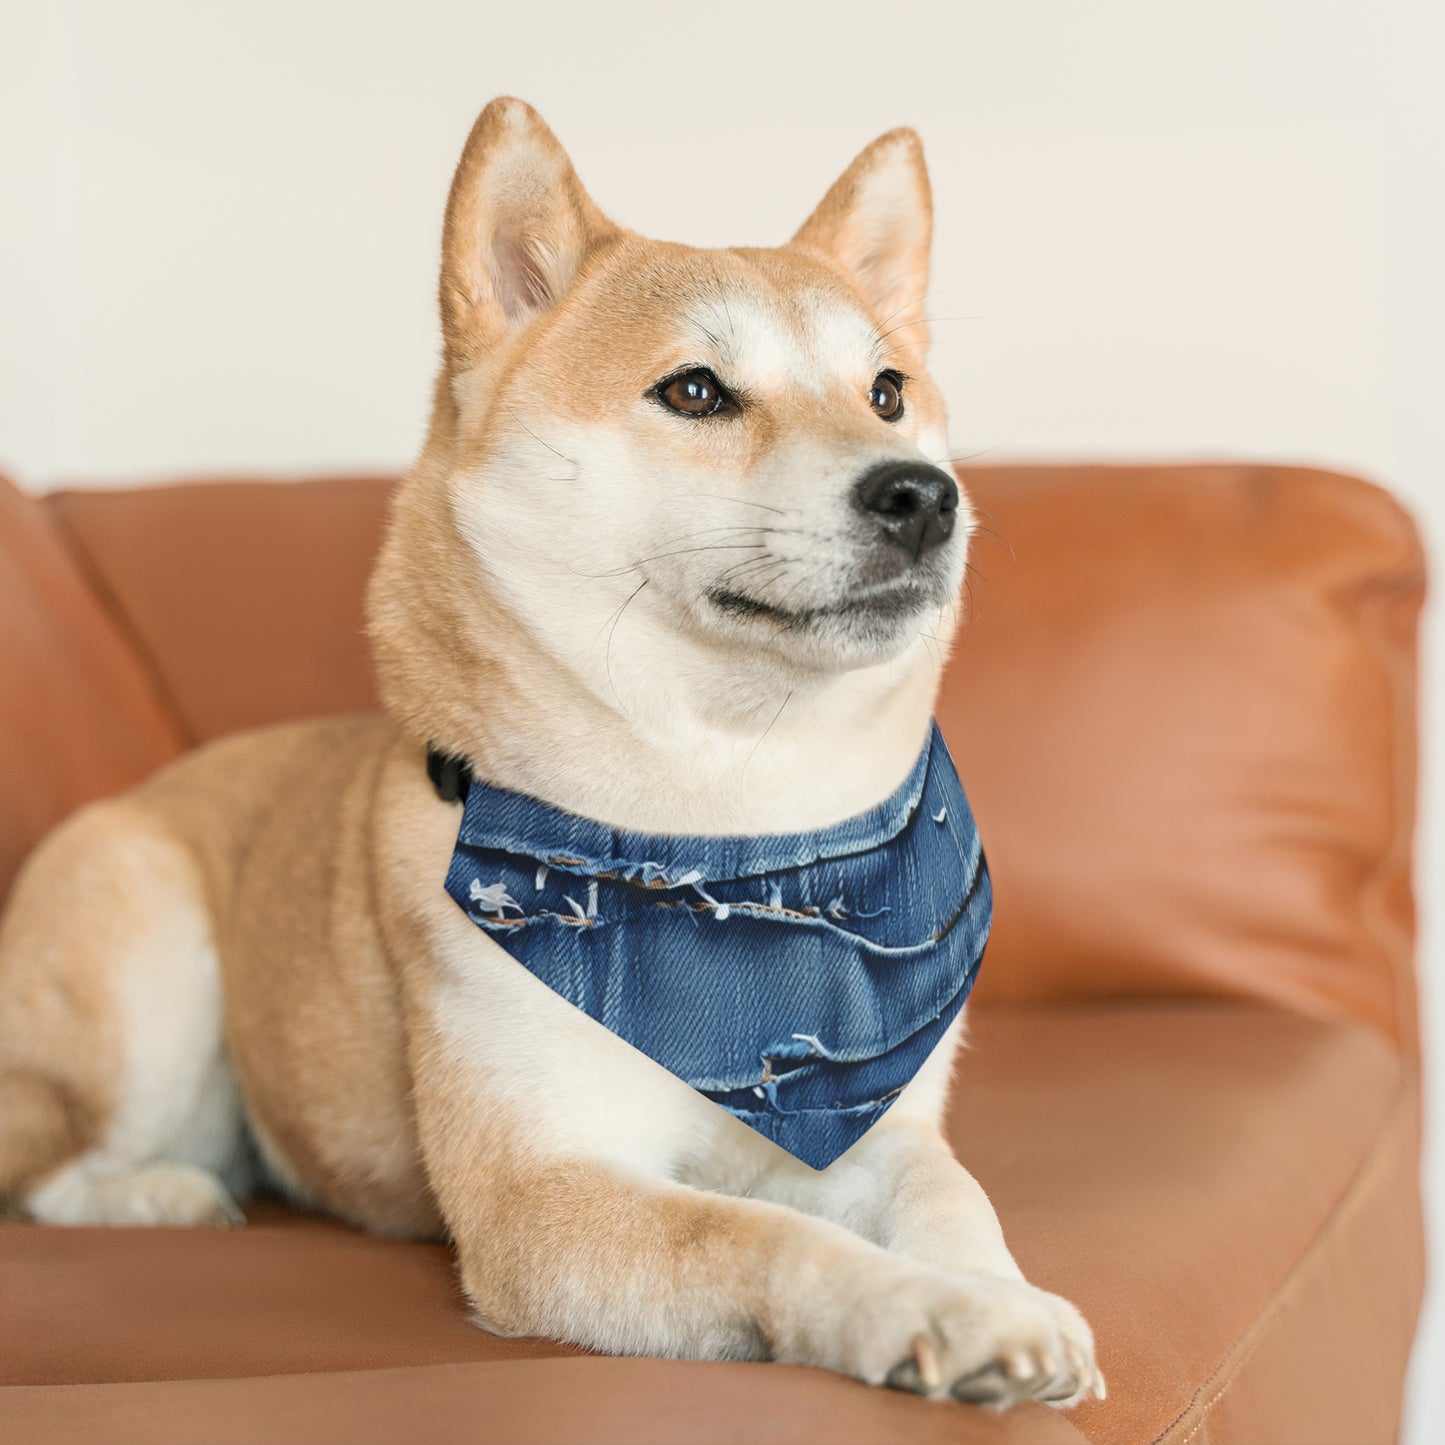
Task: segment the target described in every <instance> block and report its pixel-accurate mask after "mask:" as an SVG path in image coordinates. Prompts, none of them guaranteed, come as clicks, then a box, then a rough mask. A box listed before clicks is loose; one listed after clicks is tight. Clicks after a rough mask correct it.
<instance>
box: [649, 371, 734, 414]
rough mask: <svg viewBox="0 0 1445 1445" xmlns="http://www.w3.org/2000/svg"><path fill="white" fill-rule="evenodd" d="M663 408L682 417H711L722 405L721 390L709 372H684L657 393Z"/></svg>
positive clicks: (716, 380)
mask: <svg viewBox="0 0 1445 1445" xmlns="http://www.w3.org/2000/svg"><path fill="white" fill-rule="evenodd" d="M657 395H658V397H659V399H660V400H661V401H662V404H663V405H664V406H667V407H670V408H671V409H672V410H673V411H680V412H681V413H682V414H683V415H684V416H711V415H712V414H713V412H715V411H716V410H717V409H718V408H719V407H720V406H721V405H722V404H723V389H722V386H721V385H720V384H719V382H718V379H717V377H715V376H714V375H713V374H712V372H710V371H703V370H701V369H699V370H697V371H685V372H683V374H682V375H681V376H674V377H673V378H672V380H671V381H669V382H668V383H667V384H666V385H665V386H663V387H662V388H661V389H660V390H659V391H658V393H657Z"/></svg>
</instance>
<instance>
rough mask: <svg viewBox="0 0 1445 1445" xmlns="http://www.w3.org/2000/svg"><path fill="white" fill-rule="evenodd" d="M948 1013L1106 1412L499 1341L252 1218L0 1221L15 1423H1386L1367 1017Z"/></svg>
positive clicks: (1386, 1309)
mask: <svg viewBox="0 0 1445 1445" xmlns="http://www.w3.org/2000/svg"><path fill="white" fill-rule="evenodd" d="M972 1033H973V1037H972V1044H971V1047H970V1050H969V1052H968V1054H967V1055H966V1057H965V1059H964V1061H963V1063H962V1066H961V1068H960V1071H959V1079H958V1083H957V1085H956V1088H955V1108H954V1111H953V1115H952V1122H951V1128H952V1134H953V1139H954V1143H955V1146H956V1147H957V1149H958V1151H959V1154H960V1157H961V1158H962V1159H964V1160H965V1161H966V1163H967V1164H968V1166H969V1167H970V1169H971V1170H973V1172H974V1173H975V1174H976V1175H977V1177H978V1178H979V1179H980V1181H981V1182H982V1183H983V1184H984V1186H985V1187H986V1188H987V1189H988V1191H989V1193H990V1195H991V1197H992V1198H993V1201H994V1203H995V1205H996V1206H997V1208H998V1211H999V1214H1000V1216H1001V1218H1002V1219H1003V1221H1004V1224H1005V1227H1006V1229H1007V1231H1008V1234H1009V1236H1010V1239H1011V1241H1012V1243H1013V1246H1014V1250H1015V1252H1016V1254H1017V1255H1018V1257H1019V1260H1020V1263H1021V1264H1022V1265H1023V1266H1024V1269H1025V1270H1026V1271H1027V1272H1028V1274H1029V1275H1030V1277H1031V1278H1033V1279H1034V1280H1035V1281H1036V1282H1037V1283H1039V1284H1041V1285H1043V1286H1045V1287H1046V1288H1050V1289H1055V1290H1058V1291H1059V1292H1061V1293H1063V1294H1066V1295H1067V1296H1069V1297H1070V1298H1072V1299H1074V1300H1075V1301H1076V1303H1078V1305H1079V1306H1080V1307H1081V1308H1082V1309H1083V1310H1084V1312H1085V1313H1086V1315H1087V1316H1088V1317H1089V1318H1090V1320H1091V1322H1092V1323H1093V1325H1094V1328H1095V1331H1096V1334H1097V1338H1098V1346H1099V1354H1100V1361H1101V1363H1102V1365H1103V1368H1104V1370H1105V1373H1106V1375H1107V1376H1108V1378H1109V1381H1110V1385H1111V1391H1110V1397H1109V1399H1108V1400H1107V1401H1105V1402H1103V1403H1095V1404H1089V1405H1086V1406H1083V1407H1081V1408H1079V1409H1078V1410H1076V1411H1074V1412H1072V1413H1071V1414H1070V1415H1068V1416H1067V1417H1065V1418H1063V1419H1059V1418H1058V1417H1056V1416H1053V1415H1050V1414H1048V1413H1047V1412H1045V1411H1043V1410H1042V1408H1041V1407H1028V1408H1024V1409H1020V1410H1018V1411H1012V1412H1009V1414H1008V1415H1006V1416H1005V1417H1003V1423H1000V1422H999V1419H998V1417H994V1416H991V1415H988V1414H987V1412H982V1411H977V1410H974V1409H971V1408H968V1407H964V1406H953V1405H942V1406H940V1405H931V1404H929V1403H927V1402H920V1401H916V1400H913V1399H911V1398H907V1397H901V1396H896V1395H891V1394H888V1393H886V1392H870V1391H867V1390H864V1389H863V1388H862V1387H860V1386H857V1385H854V1384H852V1383H851V1382H849V1381H846V1380H842V1379H835V1378H833V1377H830V1376H828V1375H826V1374H823V1373H820V1372H813V1371H792V1370H783V1369H782V1368H781V1367H776V1366H767V1365H698V1364H684V1363H667V1362H634V1361H628V1362H609V1361H605V1360H600V1359H597V1358H595V1357H587V1356H582V1355H580V1354H579V1353H578V1352H577V1351H574V1350H570V1349H567V1348H565V1347H563V1346H560V1345H556V1344H553V1343H550V1342H547V1341H537V1340H507V1339H499V1338H497V1337H494V1336H491V1335H486V1334H483V1333H481V1332H480V1331H478V1330H474V1329H472V1328H471V1327H470V1326H469V1325H468V1324H467V1323H466V1319H465V1313H464V1308H463V1305H462V1301H461V1298H460V1296H459V1294H458V1291H457V1288H456V1285H455V1283H454V1279H453V1275H452V1271H451V1265H450V1260H449V1258H448V1254H447V1251H446V1250H445V1249H443V1248H442V1247H440V1246H436V1245H426V1244H406V1243H400V1242H397V1241H394V1240H378V1239H369V1238H367V1237H365V1236H363V1235H360V1234H357V1233H354V1232H352V1231H350V1230H347V1229H344V1228H343V1227H342V1226H340V1225H338V1224H333V1223H327V1222H324V1221H320V1220H316V1219H313V1218H303V1217H300V1216H295V1215H291V1214H288V1213H286V1212H285V1211H283V1210H280V1209H278V1208H276V1207H275V1206H269V1207H265V1208H261V1209H257V1210H254V1211H253V1223H252V1224H251V1225H250V1226H249V1227H248V1228H247V1229H245V1230H241V1231H235V1232H221V1233H217V1232H209V1231H175V1230H137V1231H123V1230H110V1231H107V1230H96V1229H77V1230H54V1229H36V1228H33V1227H30V1226H26V1225H21V1224H8V1225H0V1278H3V1279H4V1280H5V1281H6V1288H5V1290H4V1291H3V1292H0V1339H3V1340H5V1341H6V1342H7V1344H6V1348H5V1349H4V1350H3V1351H0V1381H3V1383H4V1384H5V1385H7V1386H11V1387H14V1388H7V1389H0V1420H8V1421H9V1422H10V1428H9V1430H8V1432H7V1439H9V1440H11V1441H15V1442H19V1441H26V1440H37V1441H38V1440H46V1439H52V1438H67V1439H75V1440H89V1439H101V1438H111V1437H109V1436H107V1434H106V1429H107V1426H108V1424H110V1423H113V1421H114V1419H116V1418H123V1419H146V1420H149V1421H152V1422H153V1424H154V1428H153V1429H151V1430H150V1433H149V1434H147V1435H146V1438H147V1439H151V1440H153V1441H156V1442H161V1441H166V1440H190V1441H195V1442H203V1441H232V1440H235V1441H241V1440H250V1439H258V1438H265V1439H267V1440H270V1441H277V1442H284V1441H288V1440H296V1441H301V1440H306V1441H309V1442H319V1441H325V1440H332V1439H334V1440H338V1441H340V1440H346V1441H350V1442H355V1445H364V1442H367V1441H372V1440H375V1441H383V1440H392V1439H395V1438H397V1422H398V1420H402V1419H406V1418H408V1417H409V1416H410V1412H411V1411H412V1410H413V1409H414V1410H415V1411H416V1414H415V1416H414V1418H415V1420H416V1421H417V1422H418V1429H419V1430H420V1428H421V1427H420V1422H421V1421H423V1420H425V1421H426V1422H427V1424H426V1427H425V1431H424V1438H427V1439H429V1440H452V1439H456V1440H461V1439H468V1440H471V1441H483V1442H485V1441H492V1440H497V1441H501V1440H542V1439H547V1440H623V1439H625V1440H629V1441H638V1442H643V1441H664V1440H665V1441H678V1442H681V1441H699V1442H701V1441H722V1440H737V1441H743V1440H746V1441H748V1442H755V1441H759V1440H790V1439H795V1440H823V1439H827V1440H838V1441H845V1440H874V1441H880V1442H881V1441H887V1440H899V1441H904V1440H935V1439H936V1440H945V1439H946V1440H953V1441H957V1442H982V1441H994V1440H1000V1441H1002V1440H1009V1441H1020V1442H1025V1441H1038V1442H1045V1441H1049V1440H1071V1439H1078V1438H1085V1439H1089V1440H1093V1441H1098V1442H1107V1445H1132V1442H1142V1441H1153V1440H1158V1439H1167V1440H1170V1441H1174V1442H1177V1445H1183V1442H1184V1441H1186V1440H1188V1441H1191V1442H1193V1445H1206V1442H1210V1441H1213V1440H1251V1441H1263V1440H1271V1439H1319V1440H1325V1439H1341V1440H1344V1439H1348V1440H1350V1441H1352V1442H1356V1445H1364V1442H1374V1441H1379V1442H1381V1445H1383V1442H1385V1441H1387V1440H1389V1439H1390V1438H1392V1431H1393V1429H1394V1425H1395V1411H1396V1410H1397V1409H1398V1401H1399V1397H1400V1376H1401V1373H1402V1371H1403V1368H1404V1361H1405V1358H1406V1355H1407V1352H1408V1344H1409V1339H1410V1334H1411V1331H1412V1329H1413V1322H1414V1317H1415V1310H1416V1307H1417V1304H1418V1292H1419V1279H1420V1268H1421V1264H1420V1253H1421V1243H1420V1230H1421V1226H1420V1220H1419V1215H1418V1199H1417V1197H1416V1195H1415V1192H1414V1189H1413V1181H1412V1177H1411V1171H1412V1169H1413V1167H1414V1157H1415V1156H1414V1148H1415V1133H1414V1130H1415V1121H1414V1115H1413V1112H1412V1110H1413V1092H1412V1089H1413V1086H1412V1085H1411V1084H1410V1083H1409V1082H1407V1080H1408V1078H1409V1075H1408V1071H1402V1069H1401V1066H1400V1063H1399V1060H1398V1058H1397V1057H1396V1056H1395V1054H1394V1053H1393V1051H1392V1050H1390V1049H1389V1048H1388V1047H1387V1046H1386V1045H1385V1043H1384V1042H1383V1041H1382V1040H1381V1039H1380V1037H1379V1036H1378V1034H1377V1033H1375V1032H1374V1031H1372V1030H1369V1029H1367V1028H1363V1027H1359V1026H1353V1025H1336V1024H1328V1023H1321V1022H1315V1021H1311V1020H1308V1019H1304V1018H1300V1017H1295V1016H1291V1015H1288V1014H1285V1013H1282V1012H1275V1011H1272V1010H1268V1009H1263V1008H1258V1007H1249V1006H1239V1007H1236V1006H1231V1005H1228V1004H1218V1003H1215V1004H1209V1003H1153V1004H1137V1005H1132V1004H1122V1003H1119V1004H1112V1005H1103V1004H1100V1005H1093V1006H1085V1005H1076V1006H1073V1007H999V1008H995V1009H993V1010H990V1011H983V1012H980V1013H979V1014H978V1016H977V1017H976V1018H975V1019H974V1020H973V1030H972ZM1320 1362H1329V1363H1328V1364H1327V1365H1321V1364H1320ZM1345 1362H1348V1369H1347V1370H1346V1369H1344V1368H1343V1365H1344V1363H1345ZM439 1366H446V1367H449V1368H447V1369H442V1370H438V1369H437V1368H436V1367H439ZM372 1371H377V1372H382V1373H381V1375H380V1378H378V1379H374V1380H368V1379H367V1378H366V1374H365V1373H361V1374H358V1372H372ZM278 1377H285V1378H278ZM176 1380H183V1381H193V1382H196V1383H195V1384H194V1385H193V1386H189V1387H176V1386H172V1385H166V1384H160V1383H145V1382H162V1381H176ZM127 1382H128V1383H127ZM210 1382H230V1383H228V1384H225V1385H224V1386H222V1385H220V1384H216V1383H210ZM21 1386H26V1387H29V1388H27V1389H24V1390H21V1389H20V1388H19V1387H21ZM413 1401H414V1402H415V1403H414V1405H413V1404H412V1403H411V1402H413ZM1336 1427H1338V1428H1337V1429H1336ZM149 1428H150V1427H148V1429H149ZM137 1433H139V1432H137ZM416 1438H423V1435H418V1436H417V1437H416Z"/></svg>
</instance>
